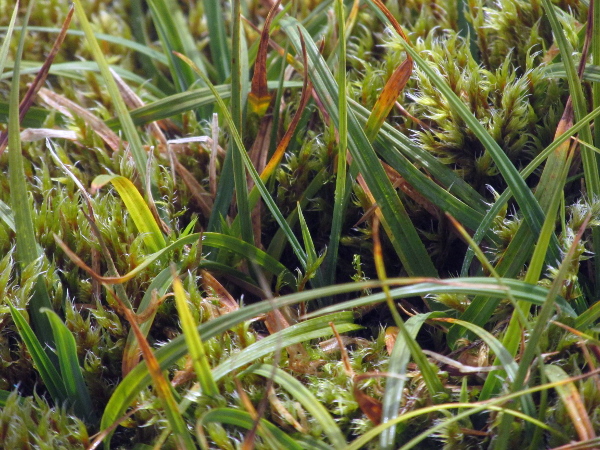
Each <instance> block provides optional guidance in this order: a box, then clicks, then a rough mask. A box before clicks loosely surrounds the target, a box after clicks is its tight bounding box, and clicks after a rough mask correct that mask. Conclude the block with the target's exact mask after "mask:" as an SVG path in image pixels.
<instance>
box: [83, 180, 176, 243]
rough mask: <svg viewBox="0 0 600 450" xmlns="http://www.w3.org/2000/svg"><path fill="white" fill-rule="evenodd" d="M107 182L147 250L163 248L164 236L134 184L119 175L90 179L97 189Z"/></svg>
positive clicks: (93, 186)
mask: <svg viewBox="0 0 600 450" xmlns="http://www.w3.org/2000/svg"><path fill="white" fill-rule="evenodd" d="M107 183H112V185H113V186H114V187H115V189H116V190H117V192H118V193H119V195H120V196H121V198H122V199H123V203H125V207H126V208H127V211H128V212H129V215H130V216H131V218H132V220H133V222H134V223H135V226H136V227H137V229H138V231H139V232H140V234H142V235H143V236H144V242H145V243H146V246H147V247H148V250H150V251H151V252H153V253H155V252H158V251H160V250H162V249H163V248H165V246H166V243H165V238H164V237H163V234H162V232H161V231H160V228H159V226H158V224H157V223H156V220H155V219H154V216H153V215H152V213H151V212H150V208H148V205H147V204H146V202H145V201H144V198H143V197H142V196H141V194H140V192H139V191H138V190H137V188H136V187H135V186H134V184H133V183H132V182H131V181H129V180H128V179H127V178H125V177H122V176H119V175H99V176H97V177H96V178H95V179H94V181H92V188H93V189H99V188H101V187H102V186H104V185H105V184H107Z"/></svg>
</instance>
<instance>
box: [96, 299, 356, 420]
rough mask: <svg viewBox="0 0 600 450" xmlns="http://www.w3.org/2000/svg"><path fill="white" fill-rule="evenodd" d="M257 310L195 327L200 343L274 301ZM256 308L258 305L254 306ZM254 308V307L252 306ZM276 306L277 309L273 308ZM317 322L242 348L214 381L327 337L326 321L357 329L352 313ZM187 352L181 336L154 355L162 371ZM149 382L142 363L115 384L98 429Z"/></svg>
mask: <svg viewBox="0 0 600 450" xmlns="http://www.w3.org/2000/svg"><path fill="white" fill-rule="evenodd" d="M261 303H262V305H260V306H261V308H256V307H255V308H252V307H246V308H243V309H240V310H238V311H236V312H234V313H230V314H227V315H225V316H221V317H218V318H216V319H214V320H212V321H210V322H207V323H204V324H202V325H200V326H199V327H198V331H199V332H200V336H201V339H203V340H204V341H206V340H208V339H210V338H211V337H213V336H216V335H217V334H219V333H223V332H225V331H226V330H228V329H229V328H231V327H233V326H236V325H238V324H239V323H241V321H243V320H246V319H249V318H252V317H255V316H254V315H253V312H254V311H255V310H262V309H264V310H265V311H269V310H272V309H273V306H275V305H276V303H277V301H276V300H274V301H269V302H261ZM257 305H259V304H257ZM253 306H254V305H253ZM275 307H277V306H275ZM320 319H323V320H320V321H307V322H303V323H300V324H297V325H293V326H291V327H289V328H286V329H284V330H282V331H280V332H278V333H275V334H273V335H271V336H269V337H267V338H265V339H262V340H260V341H258V342H256V343H254V344H252V345H251V346H249V347H246V348H245V349H244V350H242V351H241V352H240V353H238V354H236V355H234V356H233V357H231V358H229V360H227V361H224V362H223V363H221V364H220V365H219V366H218V367H216V368H215V369H214V370H213V377H214V379H215V381H218V380H220V379H221V378H222V377H224V376H227V375H228V374H230V373H231V372H232V371H234V370H236V369H239V368H240V367H243V366H244V365H246V364H249V363H252V362H253V361H255V360H256V359H258V358H260V357H262V356H263V355H266V354H269V353H271V352H274V351H278V350H279V349H281V348H283V347H285V346H289V345H293V344H297V343H300V342H304V341H307V340H310V339H318V338H321V337H326V336H331V334H332V332H331V327H330V326H329V322H334V323H336V326H337V328H338V331H339V332H340V333H344V332H348V331H352V330H356V329H358V328H360V327H359V326H358V325H354V324H353V323H351V322H352V320H353V315H352V313H341V314H334V315H329V316H325V317H324V318H320ZM186 352H187V347H186V345H185V340H184V338H183V336H179V337H178V338H175V339H173V340H172V341H171V342H169V343H168V344H166V345H165V346H163V347H161V348H160V349H158V350H156V352H155V355H156V358H157V360H158V362H159V363H160V366H161V367H162V368H164V369H166V368H167V367H170V366H171V365H172V364H174V363H175V362H176V361H177V360H178V359H179V358H181V357H183V356H184V355H185V354H186ZM150 382H151V377H150V374H149V373H148V369H147V366H146V364H145V363H142V364H139V365H138V366H137V367H135V368H134V369H133V370H132V371H131V372H130V373H129V375H128V376H127V377H126V378H125V379H123V381H122V382H121V383H120V384H119V386H118V387H117V389H116V390H115V392H114V393H113V395H112V397H111V399H110V400H109V402H108V404H107V406H106V409H105V410H104V415H103V417H102V422H101V427H102V428H103V429H104V428H106V427H108V426H110V425H111V424H112V423H113V422H114V421H115V420H117V419H118V418H119V417H121V416H122V414H123V412H124V411H125V409H126V408H127V407H128V406H129V405H130V404H131V403H132V402H133V400H135V398H136V396H137V395H138V393H139V392H140V390H141V389H144V388H145V387H146V386H148V384H149V383H150Z"/></svg>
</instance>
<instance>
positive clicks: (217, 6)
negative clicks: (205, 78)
mask: <svg viewBox="0 0 600 450" xmlns="http://www.w3.org/2000/svg"><path fill="white" fill-rule="evenodd" d="M204 14H205V15H206V25H207V26H208V35H209V37H210V39H209V40H208V43H209V46H210V53H211V55H212V62H213V64H214V66H215V68H216V69H217V74H218V79H217V82H218V83H223V82H225V80H226V79H227V78H229V74H230V73H231V50H230V48H229V46H228V45H227V42H228V39H227V33H226V32H225V12H224V11H223V6H222V5H221V2H215V1H211V0H208V1H205V2H204Z"/></svg>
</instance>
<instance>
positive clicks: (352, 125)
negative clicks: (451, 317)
mask: <svg viewBox="0 0 600 450" xmlns="http://www.w3.org/2000/svg"><path fill="white" fill-rule="evenodd" d="M282 27H283V29H284V31H285V33H286V34H287V35H288V37H289V38H290V39H291V41H292V44H293V45H294V47H295V48H296V51H298V52H300V51H301V48H302V44H301V39H300V34H302V35H303V36H304V40H305V41H306V50H307V53H308V59H309V68H310V75H311V77H312V80H313V85H314V87H315V89H316V91H317V93H318V95H319V98H320V99H321V101H322V103H323V104H324V106H325V108H326V109H327V113H328V114H329V116H330V117H331V118H332V120H333V122H334V124H336V125H337V126H339V108H338V106H337V104H336V102H335V101H334V98H337V97H338V87H337V84H336V83H335V81H334V79H333V76H332V75H331V72H330V71H329V68H328V67H327V64H326V63H325V61H324V60H323V58H322V57H321V55H320V53H319V51H318V49H317V47H316V46H315V44H314V42H313V41H312V39H310V36H309V35H308V33H307V31H306V30H305V29H303V27H302V26H301V25H300V24H299V23H298V22H297V21H296V20H295V19H293V18H290V17H287V18H285V19H283V20H282ZM348 134H349V140H348V148H349V150H350V154H351V155H352V158H353V160H354V163H356V167H357V169H358V172H360V174H361V175H362V176H363V177H364V178H365V181H366V182H367V185H368V187H369V189H370V190H371V193H372V194H373V197H374V198H375V201H376V202H377V204H378V206H379V207H380V208H381V211H382V215H383V220H382V221H383V222H384V225H386V224H387V226H389V230H388V236H389V238H390V240H391V241H392V244H393V245H394V248H395V249H396V252H397V253H398V256H399V257H400V260H401V261H402V264H403V266H404V268H405V269H406V270H407V272H408V273H409V274H411V275H423V276H435V275H436V274H437V271H436V270H435V267H434V266H433V263H432V262H431V258H430V257H429V255H428V254H427V251H426V249H425V247H424V245H423V243H422V241H421V239H420V237H419V235H418V233H417V231H416V230H415V228H414V225H413V224H412V222H411V221H410V219H409V217H408V215H407V213H406V210H405V208H404V206H403V204H402V202H401V201H400V199H399V197H398V194H397V193H396V191H395V190H394V188H393V186H392V184H391V182H390V180H389V178H388V177H387V176H386V174H385V171H384V170H383V167H382V166H381V163H380V162H379V159H378V158H377V155H376V154H375V151H374V150H373V147H372V146H371V144H370V142H369V140H368V139H367V136H366V135H365V133H364V131H363V129H362V127H361V126H360V125H359V123H358V121H357V119H356V117H355V116H354V114H353V113H352V112H351V111H348Z"/></svg>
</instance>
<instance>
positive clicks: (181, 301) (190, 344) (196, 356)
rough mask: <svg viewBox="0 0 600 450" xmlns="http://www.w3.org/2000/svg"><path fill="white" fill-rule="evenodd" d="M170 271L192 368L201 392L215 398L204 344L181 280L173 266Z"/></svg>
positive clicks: (215, 394)
mask: <svg viewBox="0 0 600 450" xmlns="http://www.w3.org/2000/svg"><path fill="white" fill-rule="evenodd" d="M171 272H172V277H173V292H174V293H175V303H176V305H177V312H178V314H179V320H180V321H181V328H182V330H183V335H184V336H185V342H186V345H187V348H188V351H189V353H190V356H191V358H192V364H193V366H194V370H195V371H196V375H197V376H198V380H199V382H200V387H201V388H202V393H203V394H204V395H207V396H208V397H211V398H212V399H215V398H216V397H217V396H218V395H219V389H218V388H217V384H216V383H215V380H214V379H213V376H212V372H211V370H210V365H209V363H208V358H207V356H206V352H205V351H204V344H203V343H202V340H201V339H200V335H199V334H198V330H197V325H196V323H195V322H194V318H193V316H192V313H191V312H190V309H189V306H188V304H187V299H186V297H185V291H184V290H183V285H182V284H181V280H180V279H179V277H178V276H177V274H176V273H175V270H174V269H173V268H171Z"/></svg>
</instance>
